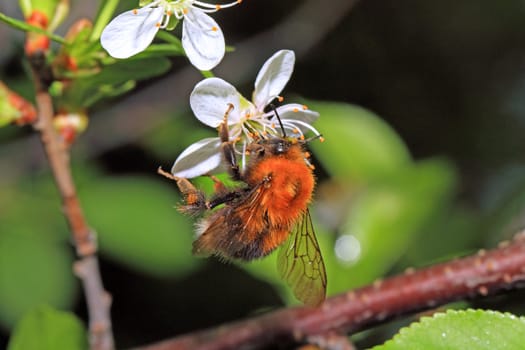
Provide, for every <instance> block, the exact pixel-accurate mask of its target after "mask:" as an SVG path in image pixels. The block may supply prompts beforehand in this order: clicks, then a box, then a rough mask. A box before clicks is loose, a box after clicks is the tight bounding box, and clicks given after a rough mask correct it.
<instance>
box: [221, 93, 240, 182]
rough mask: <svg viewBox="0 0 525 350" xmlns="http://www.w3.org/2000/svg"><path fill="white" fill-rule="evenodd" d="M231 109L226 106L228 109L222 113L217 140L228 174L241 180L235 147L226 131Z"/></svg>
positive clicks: (229, 106)
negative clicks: (218, 139)
mask: <svg viewBox="0 0 525 350" xmlns="http://www.w3.org/2000/svg"><path fill="white" fill-rule="evenodd" d="M232 109H233V105H232V104H231V103H229V104H228V109H227V110H226V113H224V120H223V121H222V123H221V125H219V138H220V140H221V142H222V143H221V150H222V154H223V157H224V160H225V161H226V164H228V173H229V174H230V176H231V177H232V178H233V179H234V180H240V179H241V173H240V172H239V165H238V164H237V157H236V156H235V147H234V146H233V144H234V141H230V133H229V131H228V114H230V112H231V110H232Z"/></svg>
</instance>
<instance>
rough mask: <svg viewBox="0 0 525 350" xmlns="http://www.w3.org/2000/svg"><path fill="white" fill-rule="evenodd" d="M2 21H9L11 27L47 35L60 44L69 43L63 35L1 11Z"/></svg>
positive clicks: (0, 19)
mask: <svg viewBox="0 0 525 350" xmlns="http://www.w3.org/2000/svg"><path fill="white" fill-rule="evenodd" d="M0 21H3V22H5V23H7V24H8V25H10V26H11V27H13V28H16V29H20V30H23V31H25V32H35V33H39V34H43V35H45V36H47V37H48V38H50V39H51V40H53V41H56V42H57V43H60V44H63V45H67V41H66V40H65V39H64V38H62V37H61V36H59V35H56V34H53V33H50V32H48V31H45V30H43V29H41V28H38V27H35V26H32V25H30V24H27V23H26V22H24V21H20V20H18V19H16V18H12V17H9V16H6V15H5V14H3V13H2V12H0Z"/></svg>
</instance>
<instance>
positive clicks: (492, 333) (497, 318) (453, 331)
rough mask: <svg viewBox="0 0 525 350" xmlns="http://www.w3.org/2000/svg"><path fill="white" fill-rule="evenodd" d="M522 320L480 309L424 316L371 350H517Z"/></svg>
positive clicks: (523, 337)
mask: <svg viewBox="0 0 525 350" xmlns="http://www.w3.org/2000/svg"><path fill="white" fill-rule="evenodd" d="M524 344H525V318H523V317H516V316H514V315H512V314H509V313H500V312H495V311H483V310H465V311H454V310H449V311H447V312H446V313H437V314H434V316H432V317H424V318H422V319H421V320H420V321H419V322H417V323H413V324H412V325H410V326H409V327H407V328H403V329H401V331H400V332H399V333H398V334H397V335H396V336H394V338H393V339H391V340H389V341H387V342H386V343H385V344H383V345H381V346H376V347H374V348H373V349H374V350H398V349H399V350H411V349H414V350H416V349H417V350H419V349H425V350H441V349H443V350H445V349H446V350H455V349H457V350H464V349H476V350H482V349H487V350H514V349H515V350H521V349H523V345H524Z"/></svg>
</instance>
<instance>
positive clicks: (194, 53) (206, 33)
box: [182, 8, 225, 70]
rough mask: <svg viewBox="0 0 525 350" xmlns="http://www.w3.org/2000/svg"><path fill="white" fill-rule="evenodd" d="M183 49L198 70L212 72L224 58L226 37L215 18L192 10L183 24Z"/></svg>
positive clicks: (197, 10) (185, 16) (189, 10)
mask: <svg viewBox="0 0 525 350" xmlns="http://www.w3.org/2000/svg"><path fill="white" fill-rule="evenodd" d="M182 47H184V51H185V52H186V55H187V56H188V59H189V60H190V62H191V64H193V65H194V66H195V67H196V68H197V69H200V70H210V69H212V68H214V67H215V66H216V65H218V64H219V62H220V61H221V60H222V58H223V57H224V51H225V44H224V36H223V35H222V31H221V28H220V27H219V25H218V24H217V22H215V20H214V19H213V18H211V17H210V16H208V15H207V14H205V13H204V12H203V11H201V10H199V9H195V8H190V9H188V13H186V14H185V15H184V21H183V24H182Z"/></svg>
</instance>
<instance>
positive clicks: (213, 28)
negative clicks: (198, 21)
mask: <svg viewBox="0 0 525 350" xmlns="http://www.w3.org/2000/svg"><path fill="white" fill-rule="evenodd" d="M211 30H212V32H216V31H218V30H219V28H217V27H211Z"/></svg>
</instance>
